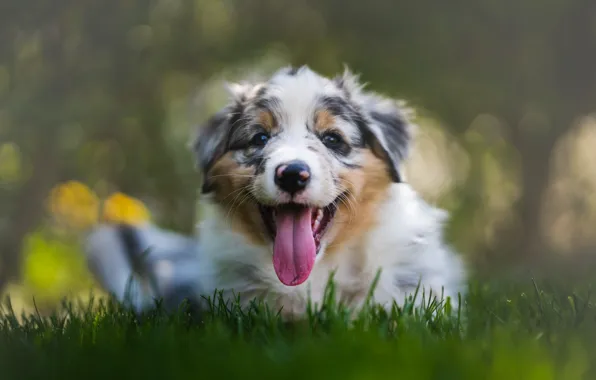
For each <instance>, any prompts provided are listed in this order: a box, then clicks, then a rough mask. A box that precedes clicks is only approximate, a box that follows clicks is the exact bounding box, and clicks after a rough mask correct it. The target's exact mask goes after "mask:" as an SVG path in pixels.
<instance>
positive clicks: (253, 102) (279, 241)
mask: <svg viewBox="0 0 596 380" xmlns="http://www.w3.org/2000/svg"><path fill="white" fill-rule="evenodd" d="M230 89H231V91H232V102H231V103H230V104H229V105H228V106H226V107H225V108H224V109H223V110H221V111H220V112H219V113H218V114H216V115H215V116H213V117H212V118H211V119H210V120H209V121H208V122H207V125H206V126H204V127H203V128H201V130H200V134H199V138H198V139H197V141H196V143H195V150H196V153H197V155H198V162H199V166H200V169H201V170H202V172H203V173H204V184H203V193H209V194H211V196H213V198H214V201H215V202H216V203H217V204H218V205H219V206H221V207H222V210H223V211H224V212H225V215H226V217H227V218H229V219H230V221H231V222H232V225H233V228H235V229H237V230H238V231H239V232H240V233H242V234H244V235H245V236H246V237H247V238H249V239H250V240H251V241H252V242H253V243H254V244H260V245H264V246H268V247H272V260H273V264H274V268H275V271H276V273H277V276H278V278H279V280H280V281H281V282H282V283H284V284H285V285H288V286H292V285H298V284H301V283H303V282H304V281H306V280H307V278H308V276H309V274H310V272H311V270H312V268H313V266H314V263H315V259H316V256H317V255H320V254H322V253H323V252H326V254H330V253H332V252H333V251H334V250H337V248H338V247H339V246H340V245H341V244H342V243H344V242H346V241H348V240H350V239H353V238H356V239H357V238H358V236H359V235H360V234H361V233H362V232H363V231H365V230H366V229H367V228H368V227H369V226H370V224H371V223H373V222H374V213H375V208H376V206H378V205H379V204H380V202H381V201H382V200H383V196H384V195H386V194H387V189H388V187H389V186H390V184H391V183H392V182H399V181H400V173H399V164H400V162H401V161H402V160H403V158H404V157H405V155H406V153H407V148H408V143H409V139H410V133H409V127H410V125H409V124H408V123H409V122H408V120H407V118H406V116H407V115H406V114H405V110H404V109H402V108H401V107H400V105H399V104H398V103H397V102H394V101H390V100H388V99H384V98H381V97H380V96H378V95H375V94H373V93H367V92H364V91H363V90H362V86H361V85H359V84H358V83H357V81H356V79H355V78H354V77H353V76H352V75H351V74H350V73H349V72H347V71H346V73H345V74H344V75H342V76H339V77H337V78H335V79H327V78H324V77H322V76H320V75H318V74H316V73H314V72H313V71H311V70H310V69H308V68H307V67H301V68H300V69H292V68H286V69H283V70H281V71H279V72H278V73H277V74H275V75H274V76H273V77H272V78H271V79H270V80H269V81H267V82H265V83H260V84H254V85H252V84H245V85H233V86H231V87H230Z"/></svg>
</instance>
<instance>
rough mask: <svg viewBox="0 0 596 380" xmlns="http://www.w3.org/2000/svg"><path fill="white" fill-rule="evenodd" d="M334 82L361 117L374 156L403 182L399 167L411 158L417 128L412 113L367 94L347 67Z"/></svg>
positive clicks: (376, 95)
mask: <svg viewBox="0 0 596 380" xmlns="http://www.w3.org/2000/svg"><path fill="white" fill-rule="evenodd" d="M335 83H336V84H337V85H338V87H340V88H341V89H342V90H343V92H344V95H345V96H346V97H347V98H348V100H349V101H350V102H352V103H353V104H354V105H355V107H356V108H357V109H358V110H359V112H360V113H361V114H362V117H363V119H364V120H363V123H362V127H361V129H363V133H364V135H365V136H364V138H365V141H366V142H367V144H368V145H369V146H370V147H371V149H372V151H373V153H374V154H375V155H376V156H377V157H379V158H381V159H383V160H384V161H385V163H386V164H387V167H388V168H389V172H390V174H391V179H392V180H393V181H394V182H402V175H401V174H400V164H401V163H402V161H403V160H404V159H405V158H406V157H407V156H408V153H409V148H410V142H411V139H412V133H413V132H414V129H415V125H414V124H412V122H411V119H412V118H413V111H412V110H411V109H409V108H407V107H406V104H405V102H401V101H397V100H393V99H388V98H385V97H382V96H380V95H378V94H376V93H374V92H368V91H364V90H363V89H364V87H365V85H364V84H361V83H359V81H358V77H357V76H355V75H353V74H352V73H351V72H350V70H349V69H348V68H347V67H346V68H345V71H344V73H343V75H341V76H339V77H336V78H335Z"/></svg>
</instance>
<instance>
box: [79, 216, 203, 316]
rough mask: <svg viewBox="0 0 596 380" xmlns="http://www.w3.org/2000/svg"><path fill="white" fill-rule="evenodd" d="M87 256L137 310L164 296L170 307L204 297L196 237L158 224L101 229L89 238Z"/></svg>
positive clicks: (95, 272) (96, 272)
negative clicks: (159, 226) (187, 235)
mask: <svg viewBox="0 0 596 380" xmlns="http://www.w3.org/2000/svg"><path fill="white" fill-rule="evenodd" d="M85 253H86V255H87V260H88V264H89V268H90V270H91V271H92V273H93V275H94V276H95V277H96V279H97V280H98V281H99V283H100V284H101V285H102V286H103V287H104V288H105V289H106V290H107V291H109V292H110V293H112V294H113V295H114V296H115V297H116V298H117V299H118V300H119V301H121V302H123V303H125V304H128V305H130V306H132V307H133V308H134V309H135V310H136V311H137V312H141V311H143V310H146V309H148V308H150V307H152V306H153V305H154V300H155V299H156V298H161V299H162V300H163V302H164V305H165V306H166V307H167V308H168V309H172V308H176V307H177V306H178V305H179V304H180V303H181V302H182V301H183V300H184V299H189V300H190V301H191V302H192V301H196V300H197V298H198V294H199V293H200V283H199V272H200V271H199V269H200V264H199V257H198V246H197V243H196V241H195V240H194V239H192V238H188V237H186V236H183V235H180V234H176V233H173V232H169V231H165V230H163V229H160V228H157V227H155V226H151V225H147V226H142V227H131V226H124V225H102V226H100V227H98V228H96V229H95V230H94V231H92V233H91V234H90V235H89V236H88V238H87V241H86V246H85Z"/></svg>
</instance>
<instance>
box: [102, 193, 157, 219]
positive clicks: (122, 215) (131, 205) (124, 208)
mask: <svg viewBox="0 0 596 380" xmlns="http://www.w3.org/2000/svg"><path fill="white" fill-rule="evenodd" d="M102 219H103V221H105V222H108V223H123V224H129V225H133V226H134V225H139V224H142V223H144V222H147V221H149V220H150V219H151V216H150V214H149V210H148V209H147V207H145V205H144V204H143V202H141V201H140V200H138V199H135V198H132V197H129V196H127V195H126V194H123V193H114V194H112V195H111V196H110V197H109V198H108V199H106V200H105V202H104V206H103V214H102Z"/></svg>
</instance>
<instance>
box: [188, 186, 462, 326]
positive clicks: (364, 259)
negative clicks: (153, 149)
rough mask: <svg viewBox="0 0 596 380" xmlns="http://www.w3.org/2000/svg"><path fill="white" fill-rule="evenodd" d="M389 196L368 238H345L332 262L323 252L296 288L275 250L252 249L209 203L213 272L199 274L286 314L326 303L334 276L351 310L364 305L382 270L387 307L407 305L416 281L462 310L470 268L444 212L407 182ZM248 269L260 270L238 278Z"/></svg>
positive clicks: (381, 299) (211, 284)
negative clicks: (447, 235) (452, 242)
mask: <svg viewBox="0 0 596 380" xmlns="http://www.w3.org/2000/svg"><path fill="white" fill-rule="evenodd" d="M389 192H390V194H389V197H388V200H387V201H386V203H385V204H383V205H381V207H380V208H379V214H378V222H377V223H376V225H375V226H374V227H373V228H372V229H370V230H369V231H367V232H366V234H365V236H364V238H363V239H359V240H358V241H346V242H345V245H344V247H345V248H343V251H341V252H334V254H333V255H330V256H328V257H327V256H326V255H325V252H324V247H322V249H321V252H320V253H319V256H318V257H317V262H316V264H315V266H314V269H313V271H312V273H311V275H310V277H309V279H308V280H307V281H306V282H305V283H303V284H301V285H298V286H295V287H287V286H285V285H283V284H282V283H281V282H280V281H279V280H278V278H277V277H276V274H275V271H274V269H273V264H272V253H271V250H270V248H259V247H256V246H253V245H251V244H250V243H249V242H248V240H247V239H245V238H244V237H243V236H242V235H240V234H237V233H235V232H234V231H232V230H231V229H230V228H229V224H228V223H227V222H226V220H225V215H222V214H221V213H220V212H219V211H218V208H217V207H216V206H215V205H213V204H211V203H210V202H208V201H207V202H205V207H206V208H207V209H208V214H209V215H210V217H208V218H207V219H206V220H205V221H203V222H202V223H201V224H200V226H199V239H200V240H201V255H202V259H203V260H205V261H206V262H208V263H210V265H209V266H205V268H207V267H209V268H211V270H207V271H204V272H203V273H202V274H201V278H202V281H203V287H204V289H205V291H206V293H207V294H212V292H213V291H214V290H216V289H219V290H223V291H224V292H225V293H224V294H228V295H232V293H233V294H236V295H240V296H242V294H243V293H246V295H247V296H246V297H241V300H242V301H243V302H248V301H250V300H251V299H252V298H253V297H255V296H264V297H265V299H266V300H268V301H269V302H273V303H274V305H275V306H277V307H283V311H284V313H290V314H294V315H300V314H301V313H304V312H305V310H306V309H305V308H306V305H307V300H308V298H309V296H310V299H311V301H312V302H313V303H319V304H320V303H321V302H322V300H323V297H324V292H325V288H326V285H327V281H328V279H329V276H330V274H331V273H332V272H335V275H334V283H335V287H336V290H337V292H338V296H339V297H340V298H341V297H350V298H351V302H350V303H351V305H353V306H360V305H362V302H364V301H365V298H366V295H367V292H368V290H369V289H370V287H371V285H372V281H373V279H374V278H375V276H376V274H377V271H378V270H379V269H382V271H381V275H380V279H379V282H378V285H377V287H376V289H375V291H374V294H373V297H374V301H375V302H377V303H380V304H382V305H384V306H385V307H387V308H390V307H391V306H392V304H393V301H396V302H397V303H398V304H402V303H403V301H404V300H405V299H406V297H407V296H408V295H410V294H412V291H413V290H414V288H416V286H417V285H418V281H420V292H422V290H424V292H425V293H426V295H428V293H429V291H432V293H433V294H434V295H436V296H438V297H440V296H441V295H442V294H443V295H444V296H445V297H447V296H449V297H451V299H452V304H454V305H457V300H458V292H462V293H463V292H465V288H464V283H465V269H464V265H463V263H462V261H461V259H460V258H459V257H458V256H456V255H455V254H453V253H452V251H451V250H450V248H449V247H447V246H446V245H445V244H444V243H443V240H442V239H443V238H442V228H443V226H442V224H443V220H444V217H445V214H444V212H443V211H441V210H438V209H436V208H433V207H431V206H429V205H428V204H426V203H425V202H424V201H423V200H422V199H421V198H419V196H418V195H417V194H416V193H415V192H414V191H413V190H412V188H411V187H410V186H409V185H407V184H394V185H392V187H391V188H390V190H389ZM358 247H361V248H358ZM247 266H249V267H250V268H253V269H254V272H253V273H251V274H250V275H249V276H246V277H243V276H242V275H238V273H243V272H244V270H243V268H246V267H247ZM400 284H406V285H400ZM418 300H419V301H421V300H422V298H421V297H420V298H418ZM427 301H428V299H427Z"/></svg>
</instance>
